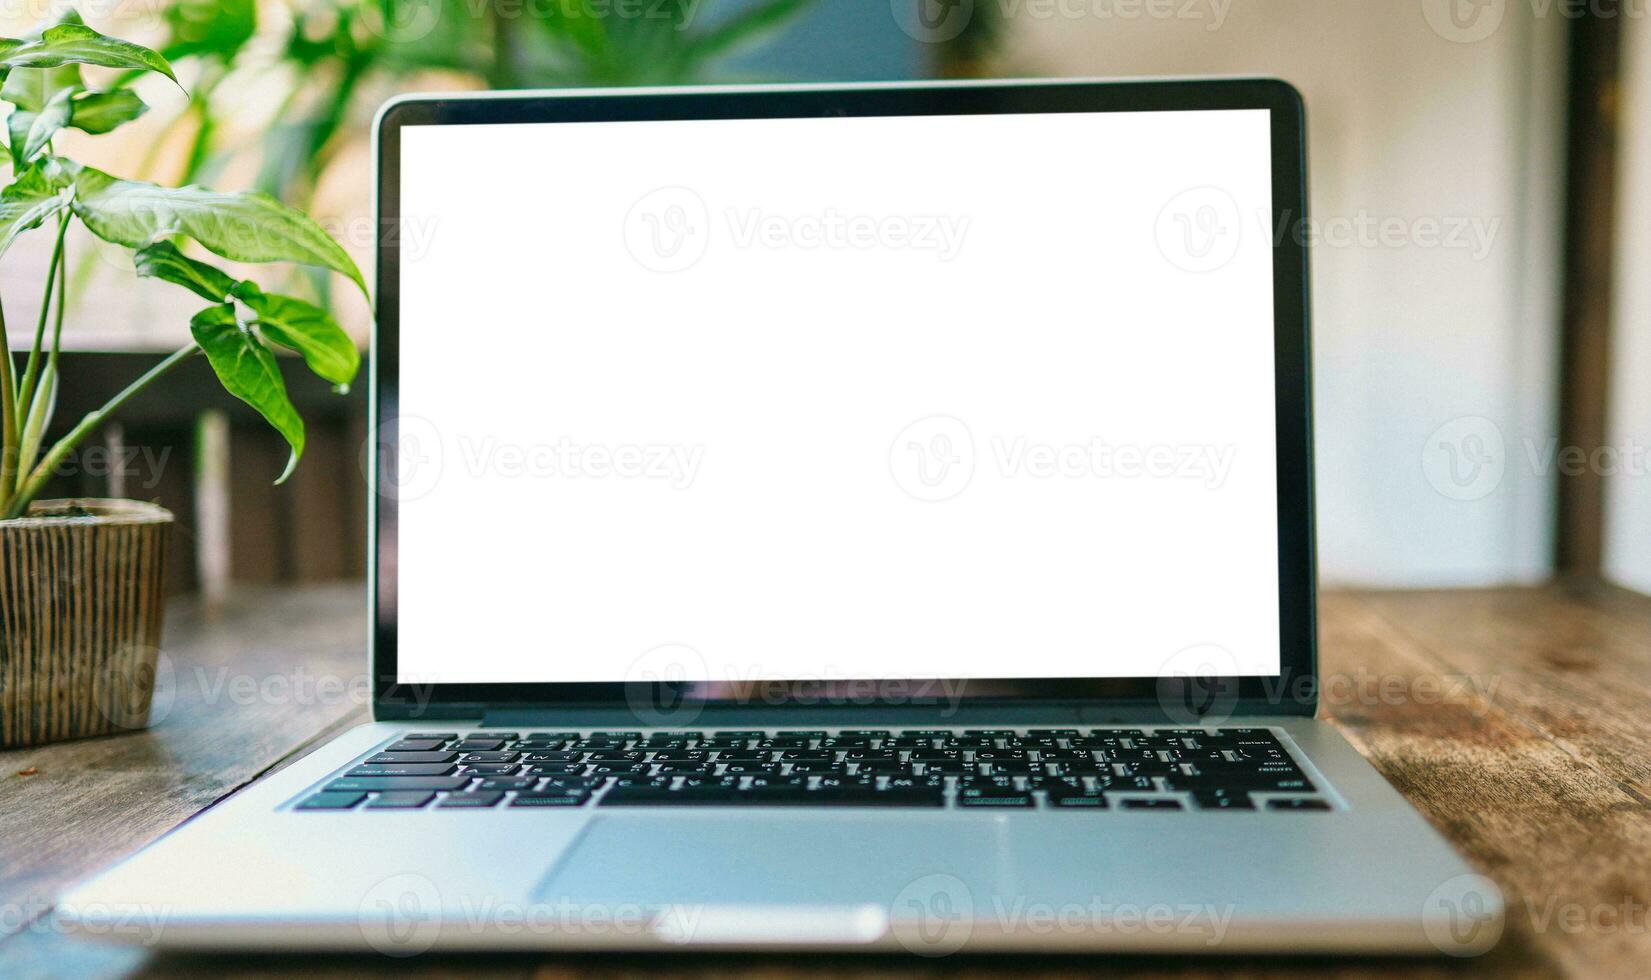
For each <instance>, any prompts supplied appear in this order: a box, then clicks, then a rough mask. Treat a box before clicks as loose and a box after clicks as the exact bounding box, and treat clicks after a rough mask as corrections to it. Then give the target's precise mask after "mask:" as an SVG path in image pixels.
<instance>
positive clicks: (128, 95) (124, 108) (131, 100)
mask: <svg viewBox="0 0 1651 980" xmlns="http://www.w3.org/2000/svg"><path fill="white" fill-rule="evenodd" d="M148 111H149V106H148V105H146V104H144V101H143V100H142V99H140V98H138V93H136V92H134V91H132V90H131V89H129V88H117V89H115V90H114V91H112V92H77V93H75V95H74V97H73V99H72V100H71V102H70V112H69V122H68V125H70V126H73V127H74V128H75V129H78V130H81V131H82V132H87V133H92V134H94V135H95V134H98V133H107V132H109V131H110V130H111V129H114V128H115V127H117V126H122V125H124V124H126V123H129V122H131V121H132V120H134V119H136V118H138V117H139V116H141V115H143V114H144V113H146V112H148Z"/></svg>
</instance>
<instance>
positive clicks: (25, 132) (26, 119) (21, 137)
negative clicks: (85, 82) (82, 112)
mask: <svg viewBox="0 0 1651 980" xmlns="http://www.w3.org/2000/svg"><path fill="white" fill-rule="evenodd" d="M78 91H80V89H79V87H78V86H76V87H72V88H66V89H64V90H62V91H61V92H58V93H57V94H56V95H54V96H52V100H51V101H50V102H48V103H46V107H45V108H44V109H42V110H40V111H39V112H25V111H24V110H22V109H13V110H12V113H11V117H10V118H8V119H7V120H6V132H7V136H8V138H9V139H10V141H11V158H12V165H13V166H14V167H18V168H22V167H26V166H28V165H29V163H30V161H32V160H33V159H34V158H35V157H37V156H39V155H40V151H41V150H44V149H45V148H46V144H47V143H48V142H50V141H51V138H52V137H53V136H55V135H56V134H57V131H58V130H60V129H62V128H63V127H64V126H65V125H67V124H68V122H69V115H70V113H71V112H72V111H73V110H72V102H71V100H72V99H73V98H74V96H75V94H76V93H77V92H78Z"/></svg>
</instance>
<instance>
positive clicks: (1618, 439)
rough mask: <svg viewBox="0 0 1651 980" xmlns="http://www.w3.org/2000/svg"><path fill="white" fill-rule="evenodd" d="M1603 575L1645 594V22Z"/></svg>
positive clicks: (1648, 168) (1634, 23) (1627, 46)
mask: <svg viewBox="0 0 1651 980" xmlns="http://www.w3.org/2000/svg"><path fill="white" fill-rule="evenodd" d="M1623 26H1624V29H1625V31H1626V34H1625V36H1624V38H1623V56H1624V65H1623V84H1622V100H1623V102H1622V118H1623V120H1624V126H1623V130H1622V143H1621V147H1620V151H1621V154H1622V156H1621V158H1620V161H1619V166H1620V167H1621V170H1620V171H1619V179H1620V181H1621V183H1620V186H1619V188H1618V194H1619V197H1618V200H1617V234H1618V236H1619V237H1618V242H1619V247H1618V249H1617V268H1616V296H1615V302H1616V310H1615V325H1614V336H1613V338H1612V344H1613V350H1612V359H1611V360H1612V376H1611V409H1610V411H1611V414H1610V421H1609V430H1608V435H1607V439H1608V441H1609V442H1610V443H1611V445H1612V446H1615V447H1618V448H1620V449H1623V450H1625V451H1626V452H1624V453H1623V454H1622V455H1620V456H1618V457H1617V459H1616V464H1617V465H1616V466H1615V468H1614V469H1613V470H1612V471H1610V472H1609V473H1608V475H1607V476H1606V480H1605V520H1606V525H1605V534H1606V538H1605V575H1606V577H1607V578H1609V579H1612V580H1613V581H1616V582H1617V583H1619V584H1621V585H1626V586H1628V587H1629V588H1633V589H1638V590H1640V591H1641V592H1651V474H1648V473H1647V468H1648V467H1651V21H1648V20H1647V19H1646V18H1643V17H1640V18H1634V19H1632V20H1629V21H1626V22H1625V23H1624V25H1623Z"/></svg>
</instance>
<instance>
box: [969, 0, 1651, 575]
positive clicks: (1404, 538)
mask: <svg viewBox="0 0 1651 980" xmlns="http://www.w3.org/2000/svg"><path fill="white" fill-rule="evenodd" d="M976 2H977V3H991V4H992V5H993V9H995V10H1013V11H1015V12H1014V13H1012V14H1011V15H1010V16H1009V19H1008V22H1007V24H1006V25H1005V40H1006V52H1005V54H1004V56H1003V59H1002V61H1001V63H1000V64H997V65H995V66H993V67H994V70H995V73H997V74H1006V75H1007V74H1059V75H1080V74H1084V75H1113V76H1133V75H1166V74H1168V75H1202V74H1260V75H1275V76H1278V77H1282V78H1284V79H1287V80H1289V81H1291V82H1293V83H1294V84H1295V85H1296V86H1297V87H1298V88H1300V89H1301V90H1302V92H1303V93H1304V95H1305V97H1306V101H1307V105H1308V131H1309V140H1310V173H1311V183H1312V190H1311V205H1310V207H1311V210H1312V212H1313V217H1314V220H1315V223H1317V224H1318V226H1319V227H1320V228H1321V229H1322V231H1323V234H1324V235H1325V236H1326V239H1328V237H1329V236H1330V235H1331V234H1332V233H1333V232H1343V231H1345V232H1350V233H1351V232H1354V231H1355V227H1354V225H1355V223H1356V222H1358V221H1360V220H1361V219H1371V220H1377V219H1380V220H1386V219H1396V221H1397V222H1398V223H1399V224H1398V229H1399V230H1398V231H1397V234H1396V235H1394V236H1390V237H1389V239H1388V240H1387V241H1383V240H1381V239H1380V237H1379V236H1378V238H1377V240H1376V241H1375V243H1374V244H1361V243H1359V242H1357V241H1352V242H1350V241H1349V240H1348V239H1347V238H1345V237H1344V238H1342V239H1339V242H1340V244H1334V245H1332V244H1320V245H1319V246H1317V247H1316V248H1315V251H1314V255H1313V263H1314V287H1315V297H1314V318H1315V335H1314V341H1315V345H1316V350H1315V365H1316V370H1317V375H1316V379H1315V383H1316V387H1317V412H1318V419H1317V422H1318V424H1317V431H1318V491H1319V529H1320V559H1321V568H1322V573H1323V577H1324V580H1325V582H1326V583H1330V584H1375V585H1435V584H1440V585H1443V584H1451V585H1456V584H1491V583H1501V582H1518V581H1533V580H1539V579H1541V578H1543V577H1545V576H1546V575H1547V573H1548V571H1549V568H1550V566H1551V560H1550V553H1551V550H1552V540H1553V515H1552V497H1553V486H1554V475H1553V471H1552V468H1551V467H1544V466H1542V465H1541V463H1542V460H1543V454H1544V451H1545V450H1546V449H1547V448H1548V446H1549V444H1550V441H1551V440H1552V439H1553V438H1554V434H1555V422H1554V418H1555V389H1556V385H1555V376H1556V367H1555V365H1556V345H1555V336H1556V330H1557V327H1556V324H1557V322H1558V282H1557V280H1558V274H1557V269H1558V253H1559V244H1558V243H1559V232H1560V207H1561V200H1562V199H1561V189H1560V181H1561V172H1562V171H1561V163H1562V158H1561V139H1562V135H1563V118H1562V117H1563V108H1562V103H1563V99H1562V93H1563V64H1564V51H1563V45H1564V38H1565V33H1566V31H1565V28H1566V25H1565V22H1564V20H1563V18H1562V17H1561V16H1560V15H1559V14H1558V13H1557V10H1558V5H1550V6H1549V8H1548V11H1549V12H1548V13H1547V14H1546V15H1538V14H1537V13H1535V12H1534V10H1533V7H1534V6H1535V5H1530V4H1521V3H1507V4H1505V5H1501V6H1498V5H1495V4H1493V5H1490V6H1488V7H1485V8H1483V11H1484V19H1482V20H1481V21H1479V22H1477V23H1470V24H1468V25H1465V26H1461V25H1455V24H1453V23H1452V22H1451V21H1450V20H1448V19H1447V18H1448V13H1446V11H1448V9H1449V8H1448V7H1447V6H1446V4H1447V3H1448V2H1449V0H1444V2H1439V3H1437V4H1436V3H1434V0H1425V2H1423V3H1417V2H1406V3H1388V2H1381V3H1369V2H1364V0H1230V2H1229V0H1194V2H1193V3H1192V4H1191V6H1190V7H1189V6H1187V5H1186V4H1185V3H1184V2H1177V3H1171V4H1167V5H1162V6H1158V5H1151V6H1142V5H1135V6H1130V5H1129V4H1128V3H1127V2H1125V0H1059V2H1055V0H1049V6H1045V7H1040V6H1038V4H1039V2H1040V0H1021V2H1019V3H1014V2H1011V0H976ZM1152 7H1156V8H1157V9H1158V10H1160V11H1164V12H1167V13H1168V14H1169V16H1164V17H1158V16H1154V15H1153V14H1152V13H1151V12H1150V11H1151V9H1152ZM1126 10H1135V11H1137V12H1138V13H1137V16H1135V17H1133V18H1126V17H1123V16H1121V14H1122V12H1124V11H1126ZM1184 10H1185V11H1189V12H1190V13H1191V14H1192V15H1193V16H1192V17H1191V18H1183V17H1181V16H1180V13H1181V12H1182V11H1184ZM1434 23H1437V24H1438V25H1439V26H1438V27H1437V28H1435V27H1434V26H1433V24H1434ZM1479 35H1484V36H1483V37H1480V36H1479ZM1643 212H1644V209H1642V214H1643ZM1464 223H1465V224H1464ZM1448 225H1455V226H1457V227H1462V228H1465V229H1467V230H1469V231H1471V230H1472V229H1475V228H1477V229H1478V237H1474V236H1472V235H1464V236H1463V241H1462V244H1461V246H1457V245H1455V244H1452V243H1447V242H1444V241H1442V240H1437V239H1435V237H1434V236H1435V235H1439V236H1442V235H1443V233H1444V228H1445V227H1446V226H1448ZM1643 267H1644V266H1643V264H1642V268H1643ZM1642 414H1643V413H1642ZM1498 442H1500V449H1498ZM1452 453H1455V454H1457V460H1456V463H1457V469H1456V470H1455V471H1454V473H1453V472H1452V469H1451V462H1452V460H1451V454H1452ZM1464 454H1465V455H1464ZM1533 456H1534V459H1535V462H1534V463H1533ZM1474 459H1477V460H1479V461H1480V465H1478V466H1477V467H1475V466H1474V465H1471V460H1474ZM1498 474H1500V475H1498ZM1648 520H1651V518H1648Z"/></svg>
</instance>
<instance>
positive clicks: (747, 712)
mask: <svg viewBox="0 0 1651 980" xmlns="http://www.w3.org/2000/svg"><path fill="white" fill-rule="evenodd" d="M1303 126H1304V121H1303V107H1302V103H1301V100H1300V98H1299V96H1298V95H1297V93H1296V92H1295V91H1294V90H1293V89H1292V88H1290V87H1289V86H1288V85H1286V84H1284V83H1281V82H1278V81H1272V80H1221V81H1151V82H1128V83H1117V82H1098V81H1078V82H1059V83H1052V82H1025V83H1018V82H990V83H942V84H872V85H856V86H829V87H828V86H790V87H711V88H693V89H675V90H615V91H567V92H560V91H558V92H535V93H519V94H518V93H510V94H488V95H474V94H464V95H439V96H427V97H423V96H421V97H411V98H402V99H398V100H396V101H394V102H393V103H391V104H389V105H388V106H386V107H385V108H384V109H383V111H382V112H381V114H380V116H379V118H378V121H377V125H376V130H375V144H376V148H377V192H378V201H377V206H378V213H379V218H380V220H381V227H382V228H383V229H384V232H385V234H384V237H383V241H382V242H381V247H380V251H379V261H378V269H377V286H378V309H377V324H376V333H375V336H374V342H373V360H372V380H373V394H372V401H373V410H374V418H373V432H374V445H375V448H376V451H375V452H371V453H367V454H366V455H367V456H368V457H370V460H371V463H372V466H371V472H370V477H369V478H370V481H371V484H372V491H373V492H372V494H371V499H372V511H373V512H372V527H373V531H374V533H373V535H372V542H371V548H372V555H371V567H372V579H371V583H370V587H369V602H370V603H371V606H372V611H373V615H372V621H371V622H372V625H371V636H370V638H369V642H370V656H371V670H372V676H373V678H374V697H373V720H372V722H371V723H368V724H364V725H361V726H360V727H357V728H354V729H353V730H350V731H347V732H345V733H343V734H341V735H339V736H337V737H336V738H333V739H332V740H331V741H329V742H327V743H325V744H322V745H320V746H319V747H317V748H315V749H314V750H313V751H311V752H309V753H308V754H307V755H306V756H304V757H303V758H301V759H299V760H298V761H296V762H294V763H292V764H290V765H288V766H287V767H285V768H283V769H281V770H279V771H277V772H275V773H273V774H270V775H268V776H267V777H265V778H263V779H261V780H260V781H258V782H256V783H254V784H253V785H251V786H249V787H248V788H246V789H245V790H243V791H241V792H239V793H237V794H235V795H234V796H232V797H230V798H228V799H226V800H224V801H222V802H221V803H219V804H218V805H216V806H214V807H212V808H211V809H210V810H208V811H206V812H205V813H203V814H201V815H200V816H198V817H196V818H195V819H193V820H190V821H189V822H187V823H186V824H184V825H183V826H182V827H180V828H178V829H177V830H175V831H174V832H172V833H171V834H169V835H167V836H166V837H164V838H163V839H161V840H160V841H158V842H156V843H155V844H153V845H152V846H150V847H149V848H147V849H145V850H144V851H142V852H141V853H139V854H137V855H136V856H135V857H132V858H131V859H129V860H127V861H126V862H124V863H123V864H121V865H119V866H117V867H115V868H113V869H112V870H109V871H107V872H106V873H104V874H102V875H100V876H98V877H96V878H95V879H93V880H91V881H89V882H87V883H85V884H83V885H81V886H79V887H77V888H75V889H74V890H73V891H72V892H71V893H70V894H68V895H67V896H65V898H64V899H63V902H62V908H63V910H65V912H66V913H67V914H68V917H69V918H70V919H71V920H73V919H74V918H75V916H76V914H77V913H83V912H86V911H88V910H99V909H104V910H108V909H115V910H119V909H128V910H150V911H152V912H154V913H155V915H154V916H152V917H150V918H145V919H141V920H139V921H146V922H147V921H154V922H155V923H156V927H155V928H154V929H143V930H137V929H132V930H121V929H108V928H102V929H99V930H96V931H95V932H96V935H98V936H101V937H103V938H109V939H116V940H120V939H126V940H128V941H134V942H137V941H142V942H151V943H158V944H160V945H163V946H176V947H189V948H207V949H250V948H256V949H262V950H269V949H279V948H292V949H333V950H368V951H374V950H376V951H378V952H382V953H387V954H391V955H409V954H415V953H421V952H424V951H427V950H521V949H534V950H593V949H628V950H646V949H677V950H685V949H736V950H751V949H777V950H781V949H783V950H828V951H848V950H865V951H874V950H875V951H896V952H906V953H912V954H918V955H927V956H934V955H943V954H948V953H955V952H959V951H1003V950H1025V951H1042V950H1048V951H1083V950H1105V951H1152V952H1183V951H1185V952H1235V951H1246V952H1256V951H1278V952H1362V953H1448V954H1462V953H1475V952H1481V951H1483V950H1484V949H1486V948H1488V946H1489V945H1490V943H1492V942H1494V941H1495V939H1496V937H1497V935H1498V934H1499V932H1500V930H1501V925H1502V902H1501V898H1500V896H1499V895H1498V893H1497V891H1496V888H1495V886H1494V885H1493V884H1492V883H1491V882H1489V881H1488V880H1486V879H1485V878H1483V877H1480V876H1478V875H1476V874H1474V873H1473V871H1472V869H1470V868H1469V867H1468V866H1467V865H1466V864H1464V863H1463V862H1462V861H1461V860H1460V859H1459V858H1458V857H1457V855H1456V854H1455V853H1453V851H1452V849H1451V848H1450V846H1449V845H1448V844H1447V843H1446V842H1445V841H1444V840H1442V839H1441V837H1440V836H1439V835H1438V834H1437V833H1435V832H1434V830H1433V829H1432V828H1431V827H1430V826H1429V825H1428V823H1427V822H1426V821H1424V820H1423V819H1422V818H1421V817H1420V816H1419V815H1418V814H1417V813H1416V812H1415V811H1414V810H1412V809H1411V807H1409V806H1408V805H1407V804H1406V803H1405V801H1404V800H1403V799H1402V798H1401V797H1400V795H1399V794H1398V793H1397V792H1395V791H1394V790H1393V789H1392V788H1391V787H1390V786H1388V785H1387V783H1386V782H1384V781H1383V780H1382V778H1381V777H1380V776H1379V775H1378V774H1377V773H1376V771H1375V770H1374V769H1372V768H1371V766H1370V765H1369V764H1368V763H1366V762H1365V760H1364V759H1363V758H1362V757H1361V756H1360V755H1359V754H1358V753H1357V752H1356V751H1354V750H1353V748H1352V747H1350V746H1349V744H1348V743H1347V742H1346V741H1345V740H1344V739H1343V738H1342V737H1341V736H1340V735H1339V734H1338V733H1337V731H1336V729H1335V728H1334V727H1332V726H1331V725H1330V724H1329V723H1327V722H1325V721H1324V720H1321V719H1319V718H1317V717H1316V716H1315V714H1316V708H1317V694H1316V689H1317V683H1316V682H1317V675H1316V667H1315V626H1314V604H1315V579H1314V550H1313V549H1314V544H1313V500H1312V451H1311V442H1312V440H1311V422H1310V419H1311V414H1310V408H1311V400H1310V389H1309V383H1308V381H1309V370H1308V367H1309V354H1308V309H1309V305H1308V269H1307V254H1306V252H1305V250H1304V248H1303V245H1302V243H1303V242H1304V241H1305V240H1306V236H1305V235H1301V234H1298V233H1297V231H1298V230H1299V229H1301V228H1304V227H1306V226H1305V224H1304V222H1305V221H1306V207H1305V204H1306V201H1305V197H1306V195H1305V186H1306V172H1305V160H1304V157H1305V154H1304V146H1305V144H1304V138H1303ZM269 639H270V642H276V643H278V642H279V641H280V638H279V637H271V638H269Z"/></svg>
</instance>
